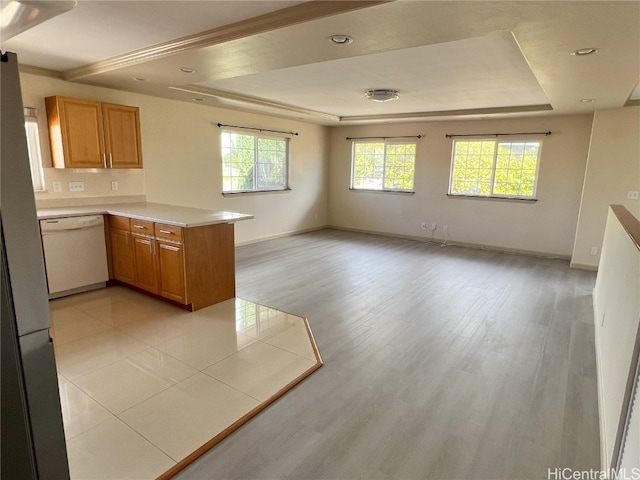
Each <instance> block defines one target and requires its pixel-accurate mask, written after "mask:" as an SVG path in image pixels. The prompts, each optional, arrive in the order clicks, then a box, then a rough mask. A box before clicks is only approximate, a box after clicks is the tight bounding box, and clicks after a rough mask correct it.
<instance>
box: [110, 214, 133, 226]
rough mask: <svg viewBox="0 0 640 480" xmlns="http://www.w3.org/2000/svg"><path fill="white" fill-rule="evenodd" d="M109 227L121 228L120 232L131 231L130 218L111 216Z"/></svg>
mask: <svg viewBox="0 0 640 480" xmlns="http://www.w3.org/2000/svg"><path fill="white" fill-rule="evenodd" d="M109 226H110V227H111V228H119V229H120V230H129V218H128V217H118V216H116V215H109Z"/></svg>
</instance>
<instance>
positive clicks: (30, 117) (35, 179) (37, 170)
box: [24, 108, 45, 192]
mask: <svg viewBox="0 0 640 480" xmlns="http://www.w3.org/2000/svg"><path fill="white" fill-rule="evenodd" d="M24 112H25V117H24V128H25V130H26V133H27V149H28V151H29V165H30V166H31V182H32V183H33V190H34V191H36V192H43V191H44V190H45V183H44V171H43V170H42V155H41V154H40V136H39V134H38V119H37V118H36V109H35V108H25V109H24Z"/></svg>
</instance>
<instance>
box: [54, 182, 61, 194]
mask: <svg viewBox="0 0 640 480" xmlns="http://www.w3.org/2000/svg"><path fill="white" fill-rule="evenodd" d="M53 191H54V192H55V193H60V192H62V183H61V182H53Z"/></svg>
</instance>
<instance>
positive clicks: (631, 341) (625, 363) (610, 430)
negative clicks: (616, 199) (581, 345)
mask: <svg viewBox="0 0 640 480" xmlns="http://www.w3.org/2000/svg"><path fill="white" fill-rule="evenodd" d="M607 210H608V216H607V218H606V220H605V223H606V231H605V234H604V244H603V249H602V259H601V261H600V268H599V270H598V277H597V280H596V285H595V288H594V290H593V306H594V318H595V324H594V327H595V339H596V345H595V347H596V358H597V365H598V397H599V398H598V405H599V408H600V437H601V440H600V446H601V451H602V467H603V468H605V467H608V466H610V465H611V459H612V453H613V449H614V446H615V439H616V433H617V431H618V421H619V419H620V415H621V411H622V406H623V400H624V393H625V389H626V383H627V376H628V374H629V368H630V366H631V359H632V354H633V349H634V345H635V340H636V332H637V330H638V323H639V322H638V321H639V320H640V251H639V250H638V247H637V246H636V244H635V243H634V241H633V240H632V239H631V237H630V236H629V234H628V233H627V232H626V230H625V227H624V226H623V225H622V224H621V223H620V220H619V219H618V217H617V216H616V215H615V213H614V212H613V211H612V210H611V209H610V208H608V209H607ZM637 418H638V417H636V419H637ZM633 428H634V429H637V428H638V424H637V423H636V424H634V425H633ZM627 460H628V461H632V462H633V463H634V464H635V466H638V465H640V458H637V457H636V458H632V457H630V458H628V459H627Z"/></svg>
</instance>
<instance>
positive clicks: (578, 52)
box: [571, 47, 598, 57]
mask: <svg viewBox="0 0 640 480" xmlns="http://www.w3.org/2000/svg"><path fill="white" fill-rule="evenodd" d="M594 53H598V49H597V48H593V47H588V48H579V49H578V50H574V51H573V52H571V55H574V56H576V57H585V56H587V55H593V54H594Z"/></svg>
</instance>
